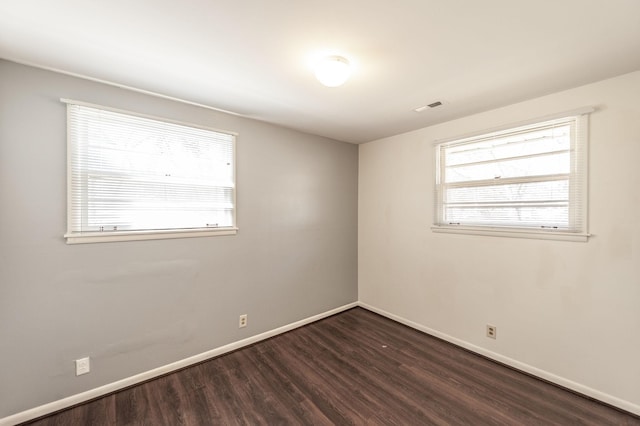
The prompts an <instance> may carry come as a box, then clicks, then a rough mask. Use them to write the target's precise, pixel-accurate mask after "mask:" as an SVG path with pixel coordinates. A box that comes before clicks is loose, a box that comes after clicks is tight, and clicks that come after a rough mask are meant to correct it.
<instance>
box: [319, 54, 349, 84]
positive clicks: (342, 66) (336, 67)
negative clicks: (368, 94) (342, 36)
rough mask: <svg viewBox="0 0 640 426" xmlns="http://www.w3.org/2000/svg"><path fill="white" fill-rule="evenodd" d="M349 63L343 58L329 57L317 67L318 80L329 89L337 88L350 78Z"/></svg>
mask: <svg viewBox="0 0 640 426" xmlns="http://www.w3.org/2000/svg"><path fill="white" fill-rule="evenodd" d="M350 73H351V69H350V68H349V61H347V60H346V59H345V58H343V57H342V56H328V57H326V58H324V59H323V60H322V61H320V62H319V63H318V64H317V65H316V78H317V79H318V81H320V83H322V84H324V85H325V86H327V87H336V86H340V85H341V84H343V83H344V82H345V81H347V78H349V74H350Z"/></svg>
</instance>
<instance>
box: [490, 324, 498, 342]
mask: <svg viewBox="0 0 640 426" xmlns="http://www.w3.org/2000/svg"><path fill="white" fill-rule="evenodd" d="M487 337H489V338H491V339H495V338H496V337H498V327H496V326H495V325H491V324H487Z"/></svg>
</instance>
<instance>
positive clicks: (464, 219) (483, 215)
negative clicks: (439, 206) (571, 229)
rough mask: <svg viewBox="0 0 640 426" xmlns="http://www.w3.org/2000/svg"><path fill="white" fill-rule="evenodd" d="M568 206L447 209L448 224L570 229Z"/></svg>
mask: <svg viewBox="0 0 640 426" xmlns="http://www.w3.org/2000/svg"><path fill="white" fill-rule="evenodd" d="M568 212H569V210H568V206H567V205H566V203H565V205H562V203H560V205H549V206H535V207H532V206H521V207H516V206H510V207H480V208H478V207H466V208H465V207H447V209H446V217H447V222H451V223H461V224H462V223H463V224H466V225H471V226H473V225H483V226H511V227H534V228H540V227H542V226H547V227H549V228H553V229H567V228H568V219H569V216H568Z"/></svg>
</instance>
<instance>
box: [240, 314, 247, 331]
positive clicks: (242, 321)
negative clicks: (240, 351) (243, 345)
mask: <svg viewBox="0 0 640 426" xmlns="http://www.w3.org/2000/svg"><path fill="white" fill-rule="evenodd" d="M246 326H247V314H244V315H240V321H239V323H238V328H243V327H246Z"/></svg>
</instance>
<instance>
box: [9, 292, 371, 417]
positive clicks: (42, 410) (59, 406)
mask: <svg viewBox="0 0 640 426" xmlns="http://www.w3.org/2000/svg"><path fill="white" fill-rule="evenodd" d="M356 306H358V302H353V303H349V304H346V305H343V306H340V307H338V308H335V309H331V310H329V311H326V312H323V313H321V314H318V315H313V316H310V317H308V318H305V319H302V320H300V321H296V322H293V323H291V324H287V325H284V326H282V327H278V328H275V329H273V330H270V331H266V332H264V333H260V334H257V335H255V336H252V337H248V338H246V339H243V340H239V341H237V342H233V343H229V344H228V345H224V346H220V347H218V348H215V349H212V350H209V351H206V352H203V353H201V354H198V355H194V356H191V357H189V358H185V359H182V360H180V361H176V362H172V363H171V364H167V365H163V366H162V367H158V368H154V369H152V370H149V371H145V372H143V373H140V374H136V375H135V376H131V377H127V378H124V379H122V380H118V381H116V382H112V383H109V384H106V385H104V386H100V387H97V388H94V389H91V390H88V391H85V392H81V393H78V394H75V395H71V396H69V397H66V398H63V399H59V400H57V401H53V402H50V403H48V404H44V405H41V406H39V407H35V408H31V409H29V410H26V411H22V412H20V413H16V414H12V415H10V416H8V417H4V418H2V419H0V426H9V425H16V424H18V423H22V422H26V421H29V420H33V419H35V418H38V417H42V416H46V415H47V414H51V413H54V412H56V411H59V410H63V409H65V408H68V407H71V406H73V405H76V404H81V403H83V402H85V401H89V400H91V399H94V398H98V397H101V396H104V395H107V394H110V393H113V392H115V391H118V390H120V389H124V388H126V387H129V386H132V385H136V384H138V383H142V382H145V381H147V380H150V379H153V378H155V377H158V376H162V375H164V374H168V373H171V372H173V371H176V370H179V369H181V368H185V367H188V366H190V365H193V364H197V363H199V362H202V361H206V360H207V359H210V358H214V357H217V356H220V355H223V354H225V353H228V352H231V351H235V350H237V349H240V348H242V347H244V346H249V345H252V344H254V343H257V342H259V341H261V340H265V339H268V338H270V337H274V336H277V335H278V334H282V333H286V332H287V331H291V330H293V329H296V328H298V327H302V326H303V325H307V324H310V323H312V322H315V321H318V320H321V319H323V318H326V317H329V316H331V315H335V314H338V313H340V312H342V311H346V310H347V309H351V308H355V307H356Z"/></svg>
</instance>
